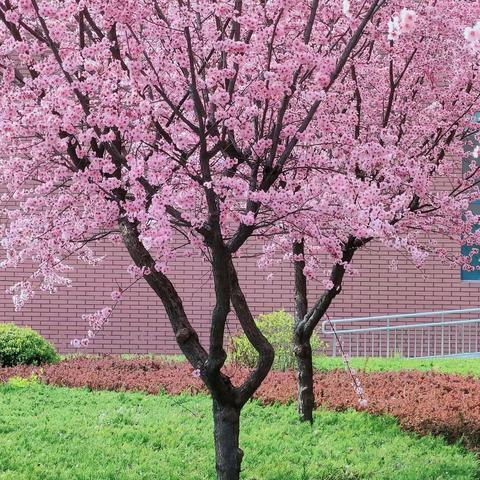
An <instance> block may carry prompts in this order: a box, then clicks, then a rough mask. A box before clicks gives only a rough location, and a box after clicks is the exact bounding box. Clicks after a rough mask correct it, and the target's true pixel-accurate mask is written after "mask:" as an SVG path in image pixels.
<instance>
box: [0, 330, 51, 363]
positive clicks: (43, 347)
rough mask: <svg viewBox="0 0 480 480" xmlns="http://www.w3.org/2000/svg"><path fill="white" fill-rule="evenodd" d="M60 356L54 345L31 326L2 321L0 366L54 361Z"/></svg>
mask: <svg viewBox="0 0 480 480" xmlns="http://www.w3.org/2000/svg"><path fill="white" fill-rule="evenodd" d="M58 360H59V356H58V355H57V352H56V351H55V348H54V347H53V345H52V344H51V343H49V342H47V340H45V339H44V338H43V337H42V336H41V335H40V334H39V333H37V332H36V331H35V330H32V329H31V328H30V327H19V326H17V325H15V324H13V323H0V366H1V367H13V366H15V365H22V364H23V365H41V364H43V363H53V362H56V361H58Z"/></svg>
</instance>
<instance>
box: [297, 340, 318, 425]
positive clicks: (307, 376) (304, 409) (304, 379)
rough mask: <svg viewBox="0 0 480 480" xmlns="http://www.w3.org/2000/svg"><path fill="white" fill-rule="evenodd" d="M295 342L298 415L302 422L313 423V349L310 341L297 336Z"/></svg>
mask: <svg viewBox="0 0 480 480" xmlns="http://www.w3.org/2000/svg"><path fill="white" fill-rule="evenodd" d="M294 341H295V344H294V352H295V357H296V359H297V366H298V373H297V386H298V413H299V416H300V420H301V421H303V422H310V423H313V410H314V409H315V394H314V391H313V360H312V347H311V345H310V340H309V339H300V338H298V337H297V336H296V335H295V339H294Z"/></svg>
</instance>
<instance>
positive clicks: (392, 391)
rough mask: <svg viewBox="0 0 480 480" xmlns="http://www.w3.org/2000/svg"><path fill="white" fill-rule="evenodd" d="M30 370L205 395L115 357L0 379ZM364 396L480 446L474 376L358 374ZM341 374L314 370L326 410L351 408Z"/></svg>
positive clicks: (0, 372)
mask: <svg viewBox="0 0 480 480" xmlns="http://www.w3.org/2000/svg"><path fill="white" fill-rule="evenodd" d="M33 372H34V373H35V374H36V375H37V376H38V377H39V378H40V379H41V381H42V382H44V383H46V384H51V385H57V386H68V387H88V388H91V389H95V390H117V391H124V390H137V391H145V392H148V393H153V394H155V393H158V392H159V391H164V392H165V393H168V394H179V393H182V392H187V393H191V394H195V393H198V392H205V388H204V387H203V385H202V382H201V380H199V379H198V378H195V377H194V376H193V375H192V368H191V367H190V365H188V364H187V363H175V362H172V363H167V362H162V361H159V360H150V359H134V360H123V359H119V358H115V357H100V358H73V359H70V360H64V361H62V362H60V363H58V364H55V365H46V366H43V367H27V366H18V367H13V368H3V369H2V368H0V382H5V381H7V380H8V378H10V377H12V376H21V377H28V376H30V375H31V374H32V373H33ZM226 373H227V374H229V375H231V376H232V379H233V382H234V383H240V382H241V381H242V380H243V379H244V378H245V377H246V375H247V373H248V371H247V370H245V369H242V368H238V367H234V366H229V367H227V368H226ZM358 375H359V378H360V380H361V382H362V386H363V388H364V390H365V393H366V396H367V398H368V406H367V408H366V409H364V410H366V411H368V412H370V413H374V414H389V415H392V416H394V417H396V418H397V419H398V421H399V422H400V424H401V425H402V427H404V428H406V429H408V430H412V431H415V432H417V433H419V434H422V435H424V434H435V435H438V434H441V435H444V436H445V437H446V438H447V439H448V440H449V441H457V440H461V441H462V442H463V443H464V445H465V446H467V447H469V448H473V449H475V450H477V451H478V450H480V380H478V379H475V378H472V377H465V376H460V375H450V374H442V373H435V372H419V371H402V372H378V373H368V374H365V373H359V374H358ZM351 383H352V381H351V378H350V377H349V375H348V374H347V373H346V372H344V371H340V370H334V371H331V372H325V373H317V374H316V375H315V393H316V399H317V403H318V404H319V405H321V406H324V407H326V408H329V409H333V410H338V411H340V410H345V409H348V408H358V402H357V398H356V396H355V393H354V391H353V388H352V385H351ZM295 394H296V384H295V374H294V372H271V373H270V374H269V376H268V377H267V379H266V380H265V382H264V383H263V385H262V386H261V387H260V389H259V390H258V392H257V393H256V395H255V397H256V398H257V399H259V400H261V401H262V402H264V403H273V402H281V403H288V402H291V401H294V400H295Z"/></svg>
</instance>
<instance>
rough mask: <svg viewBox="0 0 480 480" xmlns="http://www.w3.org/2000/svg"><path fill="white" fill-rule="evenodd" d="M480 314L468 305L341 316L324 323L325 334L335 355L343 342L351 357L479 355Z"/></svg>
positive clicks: (479, 309)
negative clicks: (339, 343) (454, 308)
mask: <svg viewBox="0 0 480 480" xmlns="http://www.w3.org/2000/svg"><path fill="white" fill-rule="evenodd" d="M474 314H477V315H474ZM479 316H480V308H467V309H463V310H440V311H435V312H418V313H404V314H396V315H381V316H376V317H354V318H342V319H339V320H325V321H324V322H322V333H323V335H325V336H326V337H327V341H328V343H329V344H330V345H331V353H332V355H334V356H335V355H337V353H338V342H339V341H340V342H341V343H342V346H343V350H344V351H345V353H348V354H349V355H350V356H364V357H367V356H371V357H390V356H401V357H417V358H418V357H446V356H461V357H466V356H479V357H480V318H472V317H479ZM419 319H422V321H419ZM427 319H428V320H429V321H425V320H427ZM328 337H330V339H328ZM329 340H330V341H329Z"/></svg>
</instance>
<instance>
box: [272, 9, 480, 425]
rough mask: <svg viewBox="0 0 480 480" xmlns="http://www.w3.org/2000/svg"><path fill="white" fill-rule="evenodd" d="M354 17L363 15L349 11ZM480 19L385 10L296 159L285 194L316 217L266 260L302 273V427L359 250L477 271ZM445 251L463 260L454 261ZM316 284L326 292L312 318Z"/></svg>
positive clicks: (307, 216) (299, 223)
mask: <svg viewBox="0 0 480 480" xmlns="http://www.w3.org/2000/svg"><path fill="white" fill-rule="evenodd" d="M402 5H403V7H402V8H400V7H401V6H402ZM407 7H409V8H407ZM346 14H347V16H348V14H350V15H355V14H356V10H355V9H352V8H351V6H349V5H348V2H347V11H346ZM479 15H480V9H479V6H478V4H474V3H472V2H460V3H458V2H456V3H455V4H452V2H448V1H431V2H421V4H420V3H419V2H415V1H412V2H394V3H389V5H388V8H384V9H382V10H381V11H380V12H379V13H378V15H377V16H376V19H375V21H374V23H376V25H378V26H379V28H378V29H377V30H376V31H369V32H368V33H366V32H365V33H364V34H363V37H362V39H361V41H360V47H359V48H358V49H357V50H356V51H355V54H354V55H353V56H352V57H351V58H350V59H349V61H348V63H347V65H346V67H345V68H344V70H343V72H342V76H341V78H340V79H339V81H337V82H335V84H334V85H332V87H331V88H330V89H329V91H328V92H327V95H326V96H325V98H324V100H323V103H322V108H321V110H320V111H319V112H318V113H317V115H316V117H315V119H314V120H313V122H312V125H315V130H313V131H311V134H310V135H309V136H308V137H304V138H303V139H302V140H303V141H304V142H305V143H306V144H307V145H305V146H304V150H303V152H302V153H299V150H298V149H297V156H298V160H297V162H298V163H297V165H296V168H295V169H292V171H291V174H290V176H289V182H290V187H289V190H290V191H291V192H293V191H294V192H296V196H299V197H300V198H301V199H302V201H304V202H306V203H307V202H308V203H309V208H308V209H303V210H302V211H299V212H297V213H295V214H293V217H294V218H289V222H288V223H289V225H288V228H289V231H290V233H289V235H286V236H285V238H284V239H283V241H282V242H278V241H277V242H276V245H275V246H273V245H272V247H271V248H270V249H269V254H270V255H271V256H272V257H273V252H274V251H275V250H278V252H279V253H281V254H283V255H284V254H285V253H288V251H289V250H290V251H291V255H290V256H288V258H292V260H293V263H294V276H295V320H296V321H295V331H294V346H293V348H294V352H295V354H296V356H297V363H298V406H299V413H300V417H301V418H302V419H303V420H308V421H312V418H313V417H312V412H313V409H314V405H315V402H314V390H313V366H312V350H311V346H310V338H311V335H312V333H313V331H314V328H315V327H316V326H317V325H318V323H319V321H320V320H321V319H323V318H325V315H326V313H327V311H328V308H329V307H330V305H331V303H332V301H333V300H334V299H335V297H336V296H337V295H338V294H339V293H340V292H341V289H342V283H343V279H344V276H345V274H354V273H355V270H354V268H353V266H352V263H351V262H352V259H353V258H354V255H355V253H356V252H357V251H358V250H359V249H361V248H362V247H363V246H365V245H366V244H368V243H370V242H372V241H377V242H379V243H382V244H383V245H384V246H386V248H388V249H389V250H390V251H392V252H400V253H402V254H404V255H407V256H408V257H410V258H411V259H412V261H413V262H414V264H415V265H416V266H417V267H419V268H421V267H422V265H423V264H424V262H425V261H426V259H427V257H428V256H433V257H434V258H435V259H436V261H439V262H443V263H448V264H450V265H452V267H453V268H455V269H458V268H459V267H461V268H464V269H466V270H473V269H478V268H479V267H478V266H477V267H475V266H474V265H473V264H472V263H476V262H472V258H474V257H475V256H476V255H477V254H478V248H477V247H476V245H478V243H479V236H478V233H476V232H475V230H476V225H477V224H478V218H479V217H478V214H479V213H480V212H479V211H478V209H475V208H474V207H473V208H472V206H471V202H472V201H474V200H478V197H479V191H478V181H479V178H480V177H479V166H480V161H479V160H478V157H479V153H480V150H479V148H478V146H477V147H475V143H476V141H477V140H476V137H479V136H478V125H477V124H478V120H477V119H476V118H475V116H474V114H475V113H476V112H477V111H479V110H480V101H479V99H480V88H479V87H480V79H479V72H478V70H479V66H480V64H479V59H480V58H479V52H480V21H478V18H479ZM385 25H388V27H387V33H386V34H385V32H384V26H385ZM462 159H464V160H463V165H462ZM313 199H314V200H313ZM298 200H299V199H297V201H298ZM445 239H447V240H448V241H447V243H448V244H450V245H451V244H453V245H458V251H457V252H452V251H449V250H448V249H446V248H445V244H446V242H445ZM462 243H463V244H464V245H467V246H470V249H469V250H468V254H467V255H465V254H464V255H461V250H460V245H461V244H462ZM292 245H293V248H292ZM464 253H465V251H464ZM392 269H395V265H394V264H392ZM309 281H317V282H321V283H323V285H324V287H325V289H324V292H323V294H322V295H321V296H320V297H319V298H317V299H314V304H313V306H312V307H311V308H310V309H308V301H307V299H308V295H307V293H308V289H307V286H308V282H309ZM354 387H355V388H356V390H358V391H357V393H358V394H359V401H360V403H361V404H362V405H364V404H365V397H364V395H363V391H362V389H361V387H359V386H358V385H354Z"/></svg>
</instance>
